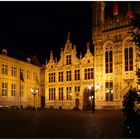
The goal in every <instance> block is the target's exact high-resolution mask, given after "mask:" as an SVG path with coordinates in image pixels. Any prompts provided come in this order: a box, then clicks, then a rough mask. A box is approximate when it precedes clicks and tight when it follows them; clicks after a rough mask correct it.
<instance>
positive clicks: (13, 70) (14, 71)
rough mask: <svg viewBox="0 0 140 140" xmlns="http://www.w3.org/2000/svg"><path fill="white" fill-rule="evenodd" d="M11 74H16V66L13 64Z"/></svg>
mask: <svg viewBox="0 0 140 140" xmlns="http://www.w3.org/2000/svg"><path fill="white" fill-rule="evenodd" d="M11 75H12V76H16V67H15V66H12V68H11Z"/></svg>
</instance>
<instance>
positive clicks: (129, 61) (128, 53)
mask: <svg viewBox="0 0 140 140" xmlns="http://www.w3.org/2000/svg"><path fill="white" fill-rule="evenodd" d="M131 43H132V42H130V40H127V41H126V43H125V50H124V55H125V71H132V70H133V48H132V47H131V46H132V44H131Z"/></svg>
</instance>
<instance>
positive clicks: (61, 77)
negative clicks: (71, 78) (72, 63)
mask: <svg viewBox="0 0 140 140" xmlns="http://www.w3.org/2000/svg"><path fill="white" fill-rule="evenodd" d="M58 81H59V82H63V72H58Z"/></svg>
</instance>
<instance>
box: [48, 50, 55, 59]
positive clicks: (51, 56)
mask: <svg viewBox="0 0 140 140" xmlns="http://www.w3.org/2000/svg"><path fill="white" fill-rule="evenodd" d="M53 61H54V60H53V51H52V50H51V51H50V60H49V62H53Z"/></svg>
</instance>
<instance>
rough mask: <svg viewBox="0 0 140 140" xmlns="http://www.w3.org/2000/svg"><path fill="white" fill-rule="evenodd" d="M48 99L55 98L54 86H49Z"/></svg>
mask: <svg viewBox="0 0 140 140" xmlns="http://www.w3.org/2000/svg"><path fill="white" fill-rule="evenodd" d="M49 100H55V88H49Z"/></svg>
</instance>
